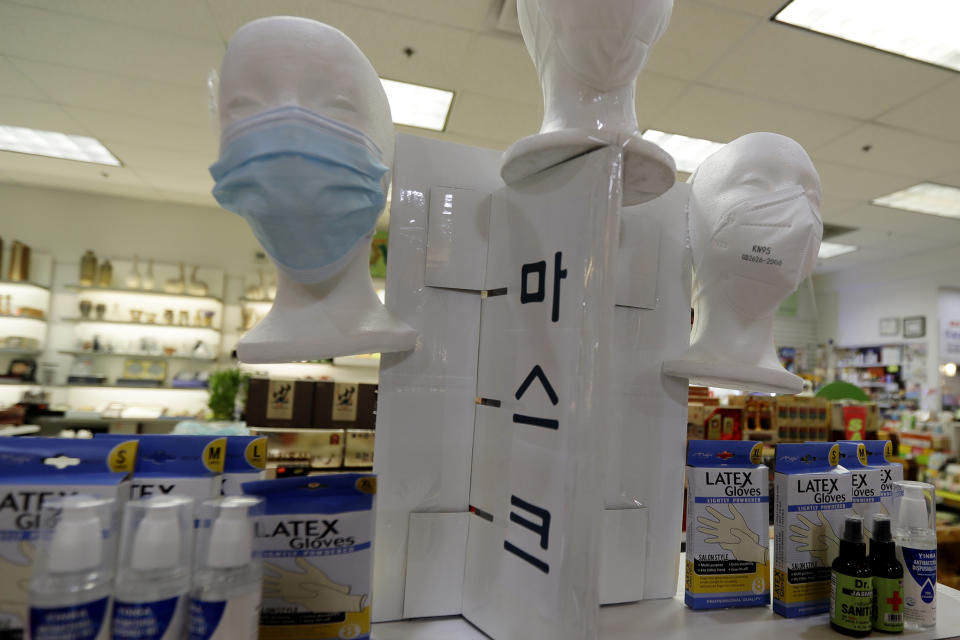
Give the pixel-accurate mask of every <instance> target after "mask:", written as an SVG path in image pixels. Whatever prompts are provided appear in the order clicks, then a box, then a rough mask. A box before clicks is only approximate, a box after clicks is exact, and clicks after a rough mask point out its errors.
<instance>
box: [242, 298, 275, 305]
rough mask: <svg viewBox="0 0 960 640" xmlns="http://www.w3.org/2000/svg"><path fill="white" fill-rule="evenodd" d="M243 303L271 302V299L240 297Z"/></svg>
mask: <svg viewBox="0 0 960 640" xmlns="http://www.w3.org/2000/svg"><path fill="white" fill-rule="evenodd" d="M240 302H241V303H243V304H273V300H270V299H267V298H240Z"/></svg>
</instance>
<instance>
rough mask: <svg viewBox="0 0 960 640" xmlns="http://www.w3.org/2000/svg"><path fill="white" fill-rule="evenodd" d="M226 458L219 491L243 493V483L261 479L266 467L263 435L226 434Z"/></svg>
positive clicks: (226, 493)
mask: <svg viewBox="0 0 960 640" xmlns="http://www.w3.org/2000/svg"><path fill="white" fill-rule="evenodd" d="M226 456H227V458H226V460H225V461H224V463H223V476H222V484H221V488H220V492H221V493H222V494H223V495H225V496H239V495H242V494H243V486H242V485H243V483H244V482H254V481H256V480H263V479H264V475H265V471H264V470H265V469H266V468H267V438H266V437H265V436H227V450H226Z"/></svg>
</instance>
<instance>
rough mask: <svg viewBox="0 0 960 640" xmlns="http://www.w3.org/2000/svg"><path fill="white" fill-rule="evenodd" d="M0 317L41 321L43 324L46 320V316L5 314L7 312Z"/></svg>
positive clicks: (3, 318)
mask: <svg viewBox="0 0 960 640" xmlns="http://www.w3.org/2000/svg"><path fill="white" fill-rule="evenodd" d="M0 319H2V320H30V321H31V322H43V323H44V324H46V322H47V319H46V318H34V317H33V316H18V315H14V314H7V313H5V314H2V315H0Z"/></svg>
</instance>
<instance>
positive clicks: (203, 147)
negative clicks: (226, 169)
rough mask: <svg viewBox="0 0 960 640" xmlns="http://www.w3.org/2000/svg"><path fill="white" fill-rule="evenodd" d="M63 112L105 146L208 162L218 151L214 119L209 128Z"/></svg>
mask: <svg viewBox="0 0 960 640" xmlns="http://www.w3.org/2000/svg"><path fill="white" fill-rule="evenodd" d="M63 109H64V111H66V112H67V113H68V114H69V115H70V116H72V117H73V118H74V119H76V120H77V121H78V122H80V123H81V124H82V125H83V126H84V127H85V128H86V129H87V130H88V131H90V132H91V134H92V135H93V136H95V137H96V138H98V139H99V140H100V141H101V142H103V143H104V144H106V145H107V146H108V147H109V146H111V145H113V144H126V145H135V146H139V147H143V148H145V149H166V150H169V151H180V152H183V153H188V154H197V155H201V156H204V157H206V158H208V159H209V160H210V162H213V161H214V159H215V158H216V156H217V152H218V149H219V143H220V131H219V128H218V127H217V126H216V125H215V124H214V121H213V120H211V122H210V124H209V126H206V127H192V126H187V125H182V124H173V123H170V122H158V121H156V120H148V119H146V118H139V117H137V116H131V115H127V114H123V113H117V112H114V111H100V110H97V109H86V108H83V107H64V108H63Z"/></svg>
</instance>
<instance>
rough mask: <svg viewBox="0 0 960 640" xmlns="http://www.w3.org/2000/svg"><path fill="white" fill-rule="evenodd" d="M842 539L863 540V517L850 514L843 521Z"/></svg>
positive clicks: (848, 540)
mask: <svg viewBox="0 0 960 640" xmlns="http://www.w3.org/2000/svg"><path fill="white" fill-rule="evenodd" d="M843 539H844V540H846V541H847V542H863V518H861V517H860V516H850V517H849V518H847V519H846V521H845V522H844V523H843Z"/></svg>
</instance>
